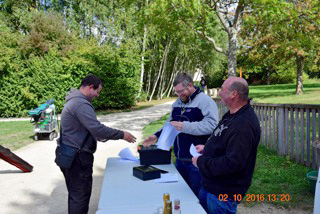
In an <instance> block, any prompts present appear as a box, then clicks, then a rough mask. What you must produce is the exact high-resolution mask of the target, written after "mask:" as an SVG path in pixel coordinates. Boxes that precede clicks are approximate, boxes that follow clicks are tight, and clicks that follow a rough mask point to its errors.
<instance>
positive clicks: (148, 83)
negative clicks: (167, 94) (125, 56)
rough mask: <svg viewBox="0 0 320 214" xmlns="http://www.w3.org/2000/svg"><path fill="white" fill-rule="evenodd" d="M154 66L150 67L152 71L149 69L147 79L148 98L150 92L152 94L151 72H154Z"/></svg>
mask: <svg viewBox="0 0 320 214" xmlns="http://www.w3.org/2000/svg"><path fill="white" fill-rule="evenodd" d="M152 67H153V66H152V64H151V65H150V69H149V73H148V78H147V89H146V91H147V97H148V95H149V92H150V88H151V72H152Z"/></svg>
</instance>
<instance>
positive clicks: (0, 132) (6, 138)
mask: <svg viewBox="0 0 320 214" xmlns="http://www.w3.org/2000/svg"><path fill="white" fill-rule="evenodd" d="M171 100H175V98H168V99H163V100H153V101H151V102H140V103H137V105H136V106H134V107H132V108H129V109H122V110H104V111H99V112H97V115H104V114H110V113H116V112H128V111H134V110H139V109H143V108H147V107H150V106H154V105H158V104H161V103H165V102H169V101H171ZM33 135H34V133H33V127H32V124H31V123H30V122H29V121H14V122H0V145H2V146H4V147H6V148H8V149H10V150H17V149H19V148H21V147H23V146H26V145H27V144H30V143H33V142H35V141H34V140H33Z"/></svg>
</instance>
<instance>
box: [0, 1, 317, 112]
mask: <svg viewBox="0 0 320 214" xmlns="http://www.w3.org/2000/svg"><path fill="white" fill-rule="evenodd" d="M319 20H320V19H319V2H318V1H310V0H309V1H278V0H270V1H264V0H227V1H225V0H209V1H203V0H201V1H195V0H153V1H150V0H119V1H115V0H110V1H101V0H90V1H89V0H83V1H79V0H72V1H70V0H21V1H14V0H5V1H4V0H2V1H0V26H1V28H0V87H1V91H0V103H1V104H0V116H16V115H19V116H20V115H23V114H25V113H26V111H27V110H28V109H32V108H34V107H35V106H37V105H39V104H40V103H43V102H44V101H45V100H46V99H49V98H52V97H54V98H56V99H57V101H56V102H57V103H58V106H59V107H61V106H62V104H63V102H64V100H63V99H64V98H63V97H64V95H65V93H66V91H68V90H69V88H70V87H78V84H79V81H80V79H81V78H82V77H84V76H85V75H87V74H88V73H94V74H97V75H99V76H101V77H102V78H103V80H104V82H105V86H106V87H105V88H106V90H104V91H103V94H102V95H103V96H101V98H100V100H97V101H96V102H95V105H96V106H97V107H98V108H112V107H113V108H121V107H128V106H130V105H133V104H134V102H135V100H136V99H138V100H142V99H148V100H151V99H155V98H157V99H162V98H163V97H167V96H169V95H171V94H172V82H173V79H174V77H175V76H176V74H177V73H178V72H187V73H189V74H191V75H192V74H193V73H194V72H195V71H196V70H201V71H202V72H203V73H204V74H205V76H206V79H207V80H208V86H209V87H218V86H220V85H221V83H222V82H223V79H224V78H226V77H227V76H231V75H232V76H233V75H236V71H237V68H238V70H239V68H240V67H241V68H243V69H244V70H245V77H246V78H247V79H248V80H249V81H255V82H261V80H260V79H262V81H265V83H283V82H288V81H290V80H292V79H293V77H294V76H296V79H297V83H298V84H297V93H301V92H302V89H303V87H302V79H301V76H302V71H308V72H309V73H310V72H311V71H319V63H318V59H319V52H320V51H319V48H318V47H319ZM20 79H21V80H20ZM57 83H59V84H57ZM250 83H251V82H250ZM8 106H9V107H8ZM17 112H19V113H17Z"/></svg>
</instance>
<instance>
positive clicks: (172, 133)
mask: <svg viewBox="0 0 320 214" xmlns="http://www.w3.org/2000/svg"><path fill="white" fill-rule="evenodd" d="M179 133H180V131H178V130H176V128H175V127H174V126H172V125H171V124H170V122H166V123H165V124H164V126H163V128H162V132H161V135H160V138H159V140H158V142H157V147H158V149H162V150H166V151H169V150H170V147H171V146H172V145H173V143H174V139H176V136H177V135H178V134H179Z"/></svg>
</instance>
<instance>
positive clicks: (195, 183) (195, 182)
mask: <svg viewBox="0 0 320 214" xmlns="http://www.w3.org/2000/svg"><path fill="white" fill-rule="evenodd" d="M176 168H177V170H178V172H179V173H180V175H181V176H182V177H183V179H184V180H185V181H186V182H187V184H188V185H189V187H190V188H191V190H192V191H193V193H194V194H195V195H196V196H198V194H199V191H200V188H201V175H200V172H199V169H198V168H197V167H195V166H194V165H193V164H192V162H191V161H182V160H178V159H177V160H176Z"/></svg>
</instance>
